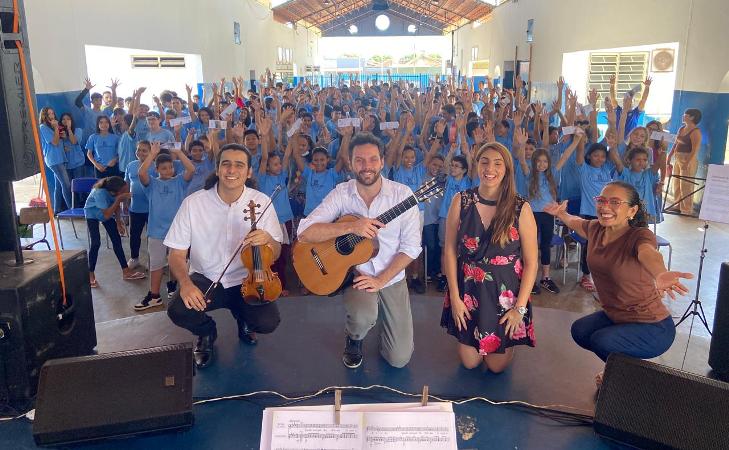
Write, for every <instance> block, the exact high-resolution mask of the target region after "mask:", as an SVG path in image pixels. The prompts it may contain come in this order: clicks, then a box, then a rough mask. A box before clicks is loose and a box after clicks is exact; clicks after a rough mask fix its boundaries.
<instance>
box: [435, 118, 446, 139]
mask: <svg viewBox="0 0 729 450" xmlns="http://www.w3.org/2000/svg"><path fill="white" fill-rule="evenodd" d="M445 129H446V123H445V120H443V119H440V120H439V121H438V122H437V123H436V124H435V134H437V135H439V136H442V135H443V133H444V132H445Z"/></svg>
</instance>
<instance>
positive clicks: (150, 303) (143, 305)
mask: <svg viewBox="0 0 729 450" xmlns="http://www.w3.org/2000/svg"><path fill="white" fill-rule="evenodd" d="M161 304H162V299H161V298H160V297H159V294H158V295H157V296H156V297H154V296H153V295H152V293H151V292H147V295H145V296H144V298H143V299H142V300H141V301H140V302H139V303H137V304H136V305H134V310H135V311H144V310H145V309H149V308H154V307H155V306H160V305H161Z"/></svg>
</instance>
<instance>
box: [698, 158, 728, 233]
mask: <svg viewBox="0 0 729 450" xmlns="http://www.w3.org/2000/svg"><path fill="white" fill-rule="evenodd" d="M727 199H729V165H723V166H721V165H718V164H709V170H708V172H707V174H706V187H705V188H704V199H703V200H702V201H701V211H700V212H699V219H701V220H709V221H712V222H719V223H729V208H727V205H726V201H727Z"/></svg>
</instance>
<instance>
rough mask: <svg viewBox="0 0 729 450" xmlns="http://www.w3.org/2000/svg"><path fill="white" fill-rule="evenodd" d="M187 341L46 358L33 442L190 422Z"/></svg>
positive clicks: (190, 370) (80, 438)
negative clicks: (60, 357)
mask: <svg viewBox="0 0 729 450" xmlns="http://www.w3.org/2000/svg"><path fill="white" fill-rule="evenodd" d="M193 374H194V373H193V359H192V344H191V343H185V344H177V345H168V346H164V347H155V348H149V349H144V350H132V351H126V352H117V353H108V354H105V355H95V356H81V357H77V358H67V359H57V360H52V361H48V362H47V363H46V364H45V365H44V366H43V368H42V369H41V377H40V383H39V385H38V398H37V400H36V407H35V421H34V422H33V438H34V439H35V442H36V444H38V445H60V444H70V443H77V442H89V441H98V440H103V439H107V438H118V437H127V436H133V435H138V434H143V433H150V432H156V431H163V430H174V429H183V428H188V427H190V426H192V423H193V415H192V377H193Z"/></svg>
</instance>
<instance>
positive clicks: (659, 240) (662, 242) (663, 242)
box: [653, 222, 673, 270]
mask: <svg viewBox="0 0 729 450" xmlns="http://www.w3.org/2000/svg"><path fill="white" fill-rule="evenodd" d="M657 229H658V225H657V224H656V223H655V222H653V234H655V235H656V250H658V251H661V247H668V264H667V267H668V270H671V257H672V256H673V246H672V245H671V241H669V240H668V239H666V238H664V237H662V236H659V235H658V233H657V232H656V230H657Z"/></svg>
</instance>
